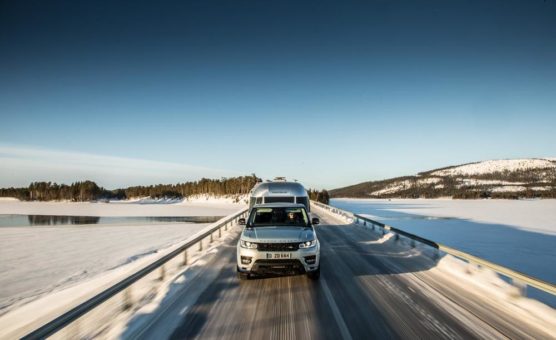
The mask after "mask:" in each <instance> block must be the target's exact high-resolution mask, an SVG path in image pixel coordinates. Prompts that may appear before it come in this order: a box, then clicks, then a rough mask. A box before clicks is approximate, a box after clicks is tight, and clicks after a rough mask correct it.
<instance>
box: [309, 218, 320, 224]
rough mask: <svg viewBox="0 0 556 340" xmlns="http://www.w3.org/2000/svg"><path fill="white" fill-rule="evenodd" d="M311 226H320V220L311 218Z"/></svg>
mask: <svg viewBox="0 0 556 340" xmlns="http://www.w3.org/2000/svg"><path fill="white" fill-rule="evenodd" d="M311 224H320V220H319V219H318V218H317V217H313V219H312V220H311Z"/></svg>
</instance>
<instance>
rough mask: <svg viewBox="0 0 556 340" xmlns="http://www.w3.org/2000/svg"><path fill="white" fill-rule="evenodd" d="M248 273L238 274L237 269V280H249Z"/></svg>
mask: <svg viewBox="0 0 556 340" xmlns="http://www.w3.org/2000/svg"><path fill="white" fill-rule="evenodd" d="M249 276H250V275H249V273H244V272H240V271H239V268H238V269H237V278H238V279H240V280H241V281H244V280H249Z"/></svg>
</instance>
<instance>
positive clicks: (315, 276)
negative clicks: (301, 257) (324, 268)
mask: <svg viewBox="0 0 556 340" xmlns="http://www.w3.org/2000/svg"><path fill="white" fill-rule="evenodd" d="M307 277H308V278H309V279H311V280H314V281H316V280H318V279H319V277H320V266H319V267H318V268H317V270H315V271H312V272H308V273H307Z"/></svg>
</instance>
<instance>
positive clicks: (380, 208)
mask: <svg viewBox="0 0 556 340" xmlns="http://www.w3.org/2000/svg"><path fill="white" fill-rule="evenodd" d="M330 204H331V205H333V206H336V207H338V208H341V209H345V210H348V211H351V212H354V213H358V214H363V215H367V216H369V217H370V218H372V219H374V220H377V221H380V222H383V223H385V224H388V225H391V226H394V227H397V228H400V229H402V230H405V231H408V232H411V233H414V234H416V235H419V236H422V237H425V238H428V239H431V240H433V241H436V242H439V243H443V244H446V245H448V246H451V247H454V248H456V249H460V250H462V251H465V252H468V253H470V254H473V255H476V256H480V257H483V258H485V259H488V260H490V261H492V262H495V263H498V264H501V265H504V266H506V267H509V268H512V269H514V270H517V271H521V272H523V273H526V274H529V275H532V276H534V277H538V278H540V279H543V280H546V281H549V282H553V283H554V282H556V266H553V265H551V264H553V263H556V200H451V199H415V200H412V199H392V200H387V199H333V200H331V202H330ZM548 264H550V265H548Z"/></svg>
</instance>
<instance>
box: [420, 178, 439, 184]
mask: <svg viewBox="0 0 556 340" xmlns="http://www.w3.org/2000/svg"><path fill="white" fill-rule="evenodd" d="M441 181H442V178H439V177H428V178H422V179H419V180H418V181H417V184H418V185H426V184H436V183H438V182H441Z"/></svg>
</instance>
